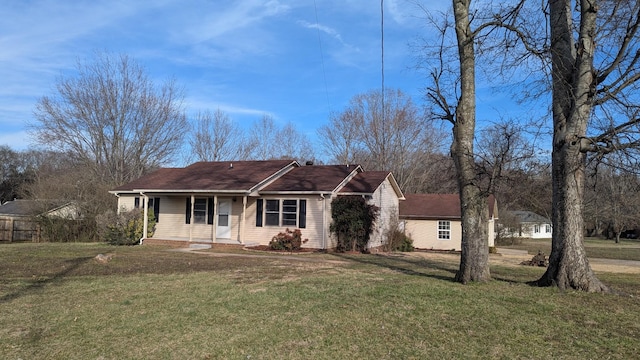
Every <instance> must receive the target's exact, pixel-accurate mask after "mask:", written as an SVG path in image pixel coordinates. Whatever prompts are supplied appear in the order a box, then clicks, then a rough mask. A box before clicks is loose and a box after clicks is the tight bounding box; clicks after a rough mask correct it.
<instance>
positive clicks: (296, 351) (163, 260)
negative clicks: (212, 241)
mask: <svg viewBox="0 0 640 360" xmlns="http://www.w3.org/2000/svg"><path fill="white" fill-rule="evenodd" d="M98 253H103V254H106V253H111V254H113V255H114V256H113V258H112V260H111V261H110V262H108V263H106V264H102V263H98V262H97V261H95V260H94V256H95V255H97V254H98ZM243 254H247V252H242V251H233V250H232V251H227V253H224V254H222V253H220V252H217V251H212V252H209V253H207V254H204V255H203V254H191V253H183V252H172V251H167V249H165V248H162V247H154V246H141V247H140V246H138V247H110V246H106V245H100V244H9V245H2V246H0V273H1V274H2V277H1V280H0V312H1V314H2V316H1V317H0V358H2V359H468V358H476V359H557V358H563V359H602V358H605V359H629V358H635V357H637V356H638V354H640V342H639V341H638V339H639V338H640V302H639V301H638V296H640V283H639V282H638V275H637V274H619V273H604V272H603V273H599V274H598V276H599V277H600V278H601V279H602V280H603V281H605V282H606V283H607V284H609V285H611V286H613V287H615V288H617V289H620V290H623V291H625V292H627V293H628V294H630V295H633V296H616V295H603V294H584V293H579V292H560V291H558V290H557V289H555V288H535V287H531V286H528V285H526V282H527V281H530V280H533V279H535V278H537V277H538V276H540V275H541V274H542V272H543V271H544V269H541V268H531V267H524V266H507V265H500V266H492V269H491V271H492V275H493V277H494V279H495V280H494V281H491V282H490V283H487V284H472V285H460V284H457V283H454V282H452V278H453V274H454V273H455V270H456V268H457V265H458V264H457V262H456V261H454V260H451V259H447V258H443V257H438V256H433V257H431V256H430V255H429V254H422V256H417V255H415V254H412V255H394V256H380V255H331V254H306V255H297V256H295V255H294V256H260V255H256V256H251V257H247V256H241V255H243ZM249 254H253V253H249ZM213 255H215V256H213ZM453 259H455V257H454V258H453Z"/></svg>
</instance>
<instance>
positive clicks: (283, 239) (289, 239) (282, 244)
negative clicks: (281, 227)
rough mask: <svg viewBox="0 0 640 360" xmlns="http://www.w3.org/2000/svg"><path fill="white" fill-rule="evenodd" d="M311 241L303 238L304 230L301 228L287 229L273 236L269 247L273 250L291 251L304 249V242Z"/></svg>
mask: <svg viewBox="0 0 640 360" xmlns="http://www.w3.org/2000/svg"><path fill="white" fill-rule="evenodd" d="M307 241H309V239H304V240H303V239H302V232H301V231H300V229H295V230H293V231H291V230H289V229H286V230H285V231H284V232H281V233H279V234H278V235H276V236H274V237H273V238H271V241H270V242H269V247H270V248H271V249H272V250H287V251H289V252H291V251H296V250H300V249H302V244H304V243H306V242H307Z"/></svg>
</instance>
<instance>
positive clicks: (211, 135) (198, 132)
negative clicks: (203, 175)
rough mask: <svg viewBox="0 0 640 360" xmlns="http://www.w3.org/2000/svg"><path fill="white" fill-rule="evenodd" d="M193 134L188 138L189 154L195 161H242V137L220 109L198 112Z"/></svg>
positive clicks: (243, 157)
mask: <svg viewBox="0 0 640 360" xmlns="http://www.w3.org/2000/svg"><path fill="white" fill-rule="evenodd" d="M195 122H196V124H195V127H196V129H195V133H194V134H193V136H192V137H190V138H189V144H190V145H191V153H192V154H193V156H195V158H196V160H197V161H223V160H244V159H245V158H246V156H242V153H243V149H242V146H243V143H244V140H243V137H242V132H241V131H240V128H239V127H238V125H236V124H235V123H234V122H233V121H232V120H231V118H230V117H229V115H227V114H226V113H225V112H223V111H222V110H220V109H217V110H216V111H215V112H213V113H211V111H205V112H200V113H198V115H197V116H196V118H195Z"/></svg>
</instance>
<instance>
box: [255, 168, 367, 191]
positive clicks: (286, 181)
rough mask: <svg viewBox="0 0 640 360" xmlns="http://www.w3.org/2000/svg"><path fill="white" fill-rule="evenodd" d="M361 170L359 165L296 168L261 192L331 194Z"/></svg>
mask: <svg viewBox="0 0 640 360" xmlns="http://www.w3.org/2000/svg"><path fill="white" fill-rule="evenodd" d="M358 169H359V166H358V165H349V166H347V165H310V166H301V167H298V168H295V169H293V170H291V171H289V172H288V173H286V174H285V175H284V176H282V177H281V178H279V179H278V180H276V181H274V182H273V183H272V184H270V185H269V186H267V187H265V188H264V189H263V190H262V191H261V192H262V193H268V192H276V191H278V192H280V191H296V192H298V191H299V192H331V191H333V190H335V188H336V187H337V186H338V185H340V183H341V182H342V181H343V180H344V179H345V178H346V177H347V176H349V174H351V173H352V172H353V171H356V170H358Z"/></svg>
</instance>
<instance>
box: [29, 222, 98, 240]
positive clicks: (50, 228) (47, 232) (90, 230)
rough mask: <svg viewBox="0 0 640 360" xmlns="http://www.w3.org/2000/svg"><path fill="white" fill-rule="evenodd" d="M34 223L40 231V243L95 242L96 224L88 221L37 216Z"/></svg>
mask: <svg viewBox="0 0 640 360" xmlns="http://www.w3.org/2000/svg"><path fill="white" fill-rule="evenodd" d="M35 221H36V222H37V224H38V225H39V227H40V230H41V234H40V237H41V241H48V242H89V241H96V224H95V222H94V221H92V220H90V219H78V220H74V219H65V218H60V217H54V216H38V217H36V219H35Z"/></svg>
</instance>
